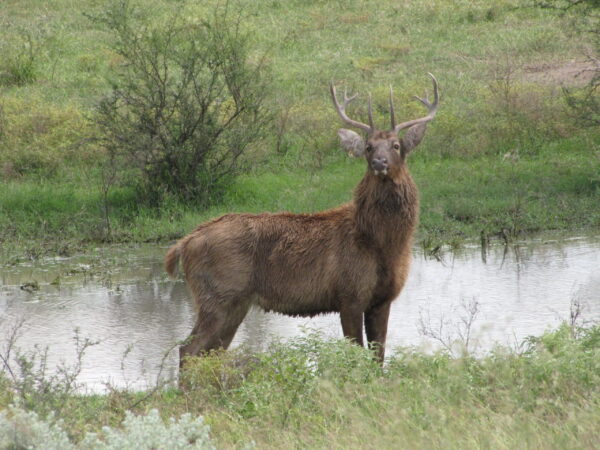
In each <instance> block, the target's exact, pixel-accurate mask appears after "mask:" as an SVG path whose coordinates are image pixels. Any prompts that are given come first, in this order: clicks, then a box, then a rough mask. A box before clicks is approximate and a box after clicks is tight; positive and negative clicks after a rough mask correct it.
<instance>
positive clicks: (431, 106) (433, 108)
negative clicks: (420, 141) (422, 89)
mask: <svg viewBox="0 0 600 450" xmlns="http://www.w3.org/2000/svg"><path fill="white" fill-rule="evenodd" d="M429 76H430V77H431V80H432V81H433V103H430V102H429V98H428V97H427V94H425V98H421V97H417V96H415V98H416V99H417V100H419V101H420V102H421V103H423V105H425V107H426V108H427V111H428V114H427V115H426V116H424V117H421V118H419V119H414V120H409V121H408V122H402V123H399V124H398V125H396V126H395V127H394V131H395V132H396V133H397V132H399V131H400V130H404V129H405V128H409V127H412V126H414V125H418V124H420V123H427V122H430V121H431V120H432V119H433V118H434V117H435V114H436V112H437V107H438V103H439V99H440V98H439V92H438V84H437V80H436V79H435V77H434V76H433V75H432V74H431V73H429Z"/></svg>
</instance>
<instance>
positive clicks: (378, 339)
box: [365, 301, 392, 364]
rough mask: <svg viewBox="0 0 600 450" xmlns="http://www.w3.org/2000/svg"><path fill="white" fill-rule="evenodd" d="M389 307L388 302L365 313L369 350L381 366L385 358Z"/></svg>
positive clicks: (390, 303) (389, 302)
mask: <svg viewBox="0 0 600 450" xmlns="http://www.w3.org/2000/svg"><path fill="white" fill-rule="evenodd" d="M391 305H392V302H391V301H388V302H385V303H381V304H379V305H377V306H375V307H373V308H371V309H369V310H367V311H366V312H365V330H366V332H367V341H368V343H369V348H371V349H372V350H374V351H375V355H376V357H377V359H378V360H379V362H380V363H381V364H383V358H384V356H385V340H386V337H387V328H388V318H389V316H390V307H391Z"/></svg>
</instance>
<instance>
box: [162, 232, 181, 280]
mask: <svg viewBox="0 0 600 450" xmlns="http://www.w3.org/2000/svg"><path fill="white" fill-rule="evenodd" d="M181 244H182V242H181V241H178V242H177V243H176V244H175V245H173V246H172V247H171V248H170V249H169V251H168V252H167V256H165V270H166V271H167V273H168V274H169V276H170V277H171V278H175V276H176V275H177V269H178V267H179V257H180V256H181Z"/></svg>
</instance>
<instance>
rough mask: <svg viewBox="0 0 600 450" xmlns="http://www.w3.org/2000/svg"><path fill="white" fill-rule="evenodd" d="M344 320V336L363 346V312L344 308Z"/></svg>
mask: <svg viewBox="0 0 600 450" xmlns="http://www.w3.org/2000/svg"><path fill="white" fill-rule="evenodd" d="M340 319H341V321H342V331H343V332H344V337H345V338H347V339H350V340H352V341H354V342H355V343H356V344H358V345H360V346H361V347H362V346H363V313H362V311H356V310H352V309H342V310H341V311H340Z"/></svg>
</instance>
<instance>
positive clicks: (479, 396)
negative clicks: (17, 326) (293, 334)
mask: <svg viewBox="0 0 600 450" xmlns="http://www.w3.org/2000/svg"><path fill="white" fill-rule="evenodd" d="M13 350H14V349H13ZM465 350H467V349H465ZM83 357H85V356H83ZM26 361H27V359H25V360H24V361H23V362H24V363H25V364H23V363H21V364H20V367H22V368H24V372H23V370H22V371H21V372H18V371H17V370H16V369H17V367H16V366H13V369H15V371H14V376H11V375H12V374H11V373H8V372H7V371H5V372H4V374H3V375H2V374H0V411H1V410H3V408H6V407H7V406H8V405H9V404H10V403H13V402H16V403H17V404H18V405H20V408H23V409H25V410H27V411H31V412H35V413H37V414H38V418H37V419H35V418H31V416H29V417H26V416H25V414H24V413H22V412H19V410H6V409H5V410H4V412H3V413H2V414H3V415H4V417H2V416H1V415H0V428H1V427H2V426H4V427H9V429H14V430H15V434H14V435H8V436H6V438H5V439H10V438H11V437H12V436H14V439H15V441H16V442H20V443H24V442H30V443H31V442H36V441H35V439H37V442H42V444H38V445H42V446H43V445H49V442H50V440H49V436H48V435H49V434H50V433H49V432H46V431H45V430H44V428H43V427H42V426H40V425H39V422H40V421H45V422H42V423H43V424H46V426H48V427H51V429H52V430H54V431H55V432H56V426H54V424H56V422H57V419H60V423H59V426H60V428H61V429H62V430H64V432H63V434H61V435H60V436H59V438H60V439H63V442H64V441H65V439H66V440H70V441H71V442H73V443H77V442H80V445H81V447H80V448H105V447H98V446H85V445H83V444H82V443H81V440H82V439H83V438H84V436H86V434H87V435H88V438H87V439H86V440H85V441H83V443H85V442H89V441H90V439H89V433H91V432H100V437H101V438H103V439H107V438H108V441H109V442H115V441H117V442H119V440H118V439H116V438H115V435H117V434H118V433H119V432H118V431H116V430H115V428H117V429H118V428H119V427H120V424H121V422H122V421H123V419H125V418H126V417H127V416H128V417H129V418H128V419H127V423H126V424H125V427H126V430H127V432H126V433H124V434H119V436H120V442H121V445H125V444H124V443H125V442H128V445H129V446H131V447H129V446H127V448H150V447H151V446H152V445H157V444H154V443H155V442H159V440H160V439H162V441H161V442H163V444H162V445H168V443H167V441H168V440H169V439H170V440H171V441H170V442H171V444H172V445H174V443H175V442H176V440H178V441H179V442H181V440H182V439H183V440H184V444H187V445H189V446H185V445H181V447H177V448H193V447H192V445H193V444H194V443H195V444H198V443H201V444H202V446H200V447H199V448H210V446H211V445H215V446H216V447H217V448H246V447H247V446H248V445H251V444H255V445H256V447H258V448H365V447H368V448H515V447H518V448H545V449H547V448H590V449H591V448H595V447H596V445H597V442H598V440H599V439H600V429H599V428H598V426H597V425H598V419H599V417H600V328H599V327H598V326H595V327H590V328H580V327H577V326H573V324H571V325H568V324H564V325H562V326H561V327H560V328H558V329H557V330H555V331H552V332H547V333H545V334H544V335H542V336H540V337H537V338H533V337H532V338H529V339H528V340H526V341H525V342H524V343H523V344H522V345H521V346H519V347H518V348H514V349H507V348H497V349H495V350H494V351H492V352H491V353H489V354H488V355H487V356H483V357H479V358H475V357H472V356H470V355H469V354H468V352H466V353H464V354H463V355H462V356H456V357H452V356H450V355H449V354H447V353H444V352H438V353H435V354H424V353H421V352H418V351H414V350H411V349H397V350H396V351H395V353H394V354H393V355H392V356H391V357H390V358H389V360H388V362H387V363H386V365H385V367H384V368H383V369H382V368H380V367H379V366H378V365H377V364H376V363H375V362H374V360H373V358H372V355H371V353H370V352H369V351H368V350H366V349H363V348H360V347H358V346H356V345H353V344H350V343H348V342H346V341H343V340H340V341H324V340H322V339H321V338H320V337H319V336H315V335H307V336H305V337H302V338H297V339H294V340H292V341H289V342H287V343H281V344H273V345H272V346H271V347H270V348H269V349H268V350H267V351H265V352H262V353H255V354H249V353H247V352H245V351H244V350H242V349H237V350H233V351H228V352H222V353H215V354H212V355H210V356H207V357H204V358H198V359H195V360H194V361H191V363H190V365H189V368H188V370H186V371H184V372H183V373H182V374H181V375H180V383H181V384H182V385H184V386H185V387H186V388H185V390H180V389H176V388H174V387H168V386H163V387H160V386H161V385H159V387H158V388H157V389H151V390H149V391H148V392H143V393H135V392H127V391H124V390H122V389H118V388H115V387H112V388H109V390H108V392H107V393H106V394H102V395H100V394H96V395H81V394H78V393H77V392H75V391H73V390H72V388H73V385H72V384H70V383H72V381H73V380H72V379H69V378H68V376H67V374H68V373H69V372H68V371H67V372H64V371H63V372H61V373H60V374H59V376H57V377H54V378H50V377H46V378H44V377H38V376H36V374H37V373H38V372H37V370H38V367H40V366H39V365H35V364H34V365H27V364H26ZM23 374H25V376H23ZM68 386H69V387H71V390H68V389H66V388H67V387H68ZM156 409H157V410H158V411H159V412H160V416H161V417H162V418H163V419H164V420H165V421H166V426H163V425H162V422H160V421H159V420H158V413H157V412H156V411H153V410H156ZM52 412H54V413H55V416H52V415H50V414H51V413H52ZM132 413H133V414H135V415H146V414H149V417H148V418H147V419H140V420H137V421H136V420H133V418H132V416H131V414H132ZM188 413H189V414H191V417H196V418H197V417H198V416H203V417H204V422H202V420H201V418H200V420H199V421H198V419H194V420H195V421H196V422H197V423H196V424H195V425H194V424H190V422H191V419H190V416H185V417H184V418H182V419H181V420H180V421H179V422H176V421H175V420H172V421H171V422H169V421H168V420H167V419H168V418H169V417H173V418H176V419H178V418H179V417H180V416H182V415H184V414H188ZM186 423H187V424H188V425H185V424H186ZM204 424H207V425H209V426H210V437H208V434H207V430H206V429H205V427H204ZM52 426H53V427H52ZM11 427H13V428H11ZM103 427H112V428H111V429H106V428H103ZM177 430H178V432H176V431H177ZM142 431H143V432H144V433H145V434H143V435H144V436H145V439H141V440H140V438H139V436H141V435H142V434H141V433H142ZM44 433H46V434H44ZM193 433H196V434H197V435H198V436H199V437H198V438H197V440H194V439H191V438H189V441H188V442H187V443H186V442H185V439H188V438H187V436H189V435H190V434H193ZM40 436H41V437H40ZM200 437H202V439H200ZM127 438H128V440H127ZM57 439H58V438H57ZM94 439H96V438H94ZM138 441H139V442H138ZM0 442H1V438H0ZM96 442H97V441H96ZM159 446H160V445H159ZM106 448H119V447H118V445H116V446H113V447H111V446H107V447H106ZM121 448H124V447H121Z"/></svg>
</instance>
